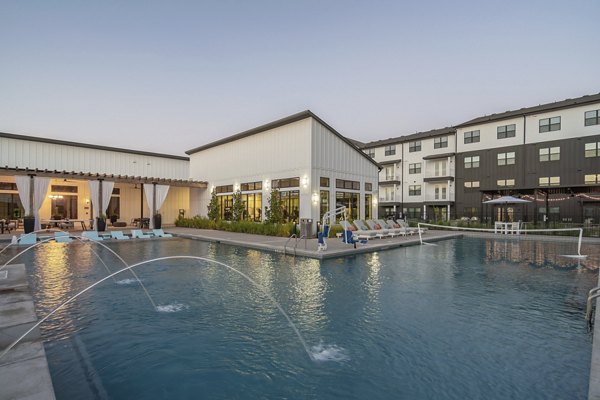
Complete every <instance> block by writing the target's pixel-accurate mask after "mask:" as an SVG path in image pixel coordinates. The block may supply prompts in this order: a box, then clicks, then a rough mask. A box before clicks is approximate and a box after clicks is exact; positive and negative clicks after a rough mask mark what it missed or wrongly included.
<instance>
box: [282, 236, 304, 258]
mask: <svg viewBox="0 0 600 400" xmlns="http://www.w3.org/2000/svg"><path fill="white" fill-rule="evenodd" d="M292 239H295V240H294V257H296V247H298V240H300V239H304V248H305V249H306V237H304V235H302V236H300V237H297V236H296V234H295V233H294V234H292V236H290V237H289V238H288V240H286V242H285V245H283V255H286V254H287V245H288V243H289V242H290V240H292Z"/></svg>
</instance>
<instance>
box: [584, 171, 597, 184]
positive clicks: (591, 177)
mask: <svg viewBox="0 0 600 400" xmlns="http://www.w3.org/2000/svg"><path fill="white" fill-rule="evenodd" d="M598 183H600V174H587V175H585V184H586V185H596V184H598Z"/></svg>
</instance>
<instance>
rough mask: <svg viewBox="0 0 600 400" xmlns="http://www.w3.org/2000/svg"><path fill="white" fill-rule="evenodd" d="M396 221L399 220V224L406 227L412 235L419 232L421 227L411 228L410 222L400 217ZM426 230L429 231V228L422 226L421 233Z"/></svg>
mask: <svg viewBox="0 0 600 400" xmlns="http://www.w3.org/2000/svg"><path fill="white" fill-rule="evenodd" d="M396 222H398V225H400V226H401V227H402V228H404V229H406V231H407V232H408V233H409V234H410V235H414V234H415V233H419V228H411V227H410V226H408V223H407V222H406V221H404V220H401V219H398V220H396ZM425 232H427V228H421V233H425Z"/></svg>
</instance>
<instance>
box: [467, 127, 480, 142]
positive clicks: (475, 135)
mask: <svg viewBox="0 0 600 400" xmlns="http://www.w3.org/2000/svg"><path fill="white" fill-rule="evenodd" d="M477 142H479V131H478V130H477V131H469V132H465V144H468V143H477Z"/></svg>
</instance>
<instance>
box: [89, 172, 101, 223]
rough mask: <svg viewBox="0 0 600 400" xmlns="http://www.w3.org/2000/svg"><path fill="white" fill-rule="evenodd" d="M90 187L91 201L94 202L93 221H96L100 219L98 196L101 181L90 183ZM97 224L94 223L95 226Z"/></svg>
mask: <svg viewBox="0 0 600 400" xmlns="http://www.w3.org/2000/svg"><path fill="white" fill-rule="evenodd" d="M88 185H89V186H90V201H91V202H92V210H93V213H92V220H94V221H96V218H98V206H99V204H98V194H99V193H100V182H99V181H88ZM95 223H96V222H94V224H95Z"/></svg>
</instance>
